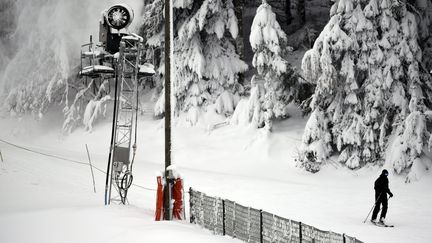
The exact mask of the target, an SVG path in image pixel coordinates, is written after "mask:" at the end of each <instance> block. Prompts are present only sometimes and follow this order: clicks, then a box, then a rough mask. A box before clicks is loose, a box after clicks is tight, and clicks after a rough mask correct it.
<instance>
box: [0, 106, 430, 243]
mask: <svg viewBox="0 0 432 243" xmlns="http://www.w3.org/2000/svg"><path fill="white" fill-rule="evenodd" d="M107 120H109V119H107ZM49 121H53V122H49ZM58 121H59V117H46V118H44V120H43V121H42V122H39V123H35V122H28V121H27V120H26V119H22V120H21V121H19V122H17V121H16V120H14V121H11V120H8V119H2V120H0V127H1V128H2V129H1V131H0V138H1V139H6V140H8V141H12V142H14V143H17V144H19V145H23V146H26V147H28V148H31V149H35V150H37V151H40V152H43V153H48V154H53V155H58V156H62V157H67V158H70V159H74V160H79V161H84V162H86V161H87V155H86V152H85V144H86V143H87V144H88V146H89V149H90V152H91V157H92V160H93V163H94V165H95V166H96V167H98V168H101V169H103V170H105V167H106V161H107V157H108V154H107V152H108V147H109V141H110V131H111V130H110V129H111V127H110V123H109V122H101V123H99V124H97V125H96V126H94V129H95V131H94V132H92V133H88V132H85V131H83V130H80V129H78V130H76V131H75V132H74V133H73V134H72V135H70V136H68V137H63V136H61V135H59V132H58V131H59V129H60V124H58V123H59V122H58ZM54 124H55V125H54ZM161 124H162V123H161V121H156V120H153V119H152V118H151V117H150V116H148V115H146V116H143V117H141V121H140V123H139V139H140V142H139V144H138V154H137V160H136V162H135V166H134V179H135V180H134V183H136V184H139V185H142V186H144V187H146V188H150V189H154V188H156V179H155V172H156V171H160V170H162V169H163V129H162V126H161ZM304 124H305V120H304V119H302V118H300V117H299V116H294V118H291V119H289V120H287V121H284V122H282V123H277V124H276V125H275V129H274V133H273V134H271V135H268V134H264V133H262V132H257V131H256V130H252V129H249V128H241V127H236V126H225V127H222V128H219V129H216V130H214V131H211V132H209V131H207V129H205V128H206V126H198V127H195V128H185V127H183V126H181V125H177V126H175V128H174V129H175V131H174V134H173V140H174V141H173V144H174V145H173V150H174V154H173V158H174V163H175V164H176V165H177V167H178V168H179V169H180V172H181V173H182V174H183V176H184V177H185V184H186V187H190V186H191V187H194V188H195V189H197V190H200V191H203V192H205V193H207V194H209V195H214V196H220V197H223V198H227V199H231V200H234V201H237V202H238V203H240V204H243V205H246V206H251V207H254V208H259V209H263V210H266V211H268V212H272V213H275V214H278V215H280V216H283V217H286V218H291V219H295V220H299V221H302V222H304V223H306V224H309V225H313V226H315V227H317V228H320V229H323V230H332V231H335V232H339V233H346V234H348V235H351V236H355V237H357V238H359V239H360V240H363V241H364V242H396V243H397V242H431V241H432V232H431V231H430V225H431V224H432V208H431V207H430V205H432V196H431V195H432V193H431V192H432V189H431V187H430V185H431V183H432V177H431V176H430V173H427V174H426V175H425V176H424V177H423V178H421V180H420V181H419V182H414V183H411V184H405V183H404V177H401V176H395V175H390V177H389V179H390V188H391V189H392V191H393V193H394V194H395V197H394V198H392V199H390V201H389V212H388V217H387V220H388V222H389V223H392V224H395V225H396V227H395V228H379V227H376V226H372V225H370V224H368V223H366V224H363V220H364V218H365V217H366V215H367V213H368V212H369V210H370V208H371V206H372V204H373V181H374V180H375V178H376V177H377V176H378V175H379V173H380V170H381V168H375V167H370V168H364V169H362V170H360V171H355V172H353V171H348V170H345V169H343V168H340V167H339V166H337V165H335V164H330V165H328V166H326V167H325V168H323V170H322V171H321V172H319V173H317V174H309V173H306V172H304V171H301V170H300V169H298V168H296V167H295V162H294V159H295V157H296V153H297V147H298V145H299V141H300V138H301V135H302V130H303V128H304ZM0 150H1V152H2V155H3V158H4V162H0V192H1V195H2V197H1V200H0V242H14V243H16V242H41V243H42V242H43V243H46V242H106V243H107V242H113V243H114V242H119V241H122V240H124V241H125V242H172V241H174V240H175V241H176V242H239V241H238V240H233V239H231V238H229V237H222V236H214V235H212V234H211V233H210V232H208V231H206V230H204V229H200V228H199V227H198V226H195V225H191V224H189V223H188V221H183V222H180V221H174V222H154V221H153V215H154V206H155V192H154V191H152V190H147V189H142V188H138V187H132V188H131V189H130V192H129V194H128V196H129V201H130V205H129V206H119V205H112V206H109V207H105V206H103V188H104V184H105V176H104V175H103V174H102V173H100V172H98V171H95V175H96V185H97V193H96V194H95V193H93V186H92V179H91V174H90V170H89V167H88V166H83V165H80V164H74V163H72V162H67V161H62V160H58V159H55V158H50V157H45V156H41V155H37V154H32V153H29V152H26V151H23V150H20V149H17V148H14V147H11V146H8V145H6V144H4V143H0ZM186 200H187V199H186Z"/></svg>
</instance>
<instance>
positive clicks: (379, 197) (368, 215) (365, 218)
mask: <svg viewBox="0 0 432 243" xmlns="http://www.w3.org/2000/svg"><path fill="white" fill-rule="evenodd" d="M381 194H382V192H381V193H380V194H379V195H378V198H377V200H376V201H375V203H374V204H373V206H372V208H371V210H370V211H369V213H368V215H367V216H366V218H365V220H364V221H363V223H366V220H367V219H368V218H369V215H370V213H371V212H372V210H373V209H374V208H375V206H376V204H377V202H378V200H379V199H380V197H381Z"/></svg>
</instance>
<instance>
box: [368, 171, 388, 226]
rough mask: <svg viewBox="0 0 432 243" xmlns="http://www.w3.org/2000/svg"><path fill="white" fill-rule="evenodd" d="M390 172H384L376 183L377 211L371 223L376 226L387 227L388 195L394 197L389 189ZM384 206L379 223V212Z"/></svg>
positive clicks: (375, 210) (374, 212)
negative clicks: (388, 177)
mask: <svg viewBox="0 0 432 243" xmlns="http://www.w3.org/2000/svg"><path fill="white" fill-rule="evenodd" d="M387 176H388V171H387V170H383V171H382V173H381V175H380V176H379V177H378V179H376V181H375V187H374V189H375V209H374V211H373V214H372V219H371V222H372V223H374V224H377V223H379V224H382V225H385V217H386V213H387V193H388V194H389V195H390V197H393V193H391V191H390V189H389V186H388V184H389V181H388V179H387ZM381 204H382V211H381V217H380V220H379V222H377V220H376V218H377V216H378V212H379V210H380V205H381Z"/></svg>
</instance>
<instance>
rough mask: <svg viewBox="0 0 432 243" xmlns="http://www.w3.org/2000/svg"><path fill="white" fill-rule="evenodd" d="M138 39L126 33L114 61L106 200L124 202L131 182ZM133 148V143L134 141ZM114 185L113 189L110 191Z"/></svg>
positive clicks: (138, 51)
mask: <svg viewBox="0 0 432 243" xmlns="http://www.w3.org/2000/svg"><path fill="white" fill-rule="evenodd" d="M141 50H142V43H141V39H140V38H138V37H135V36H125V37H123V38H122V40H121V42H120V50H119V58H118V61H117V72H116V73H117V78H118V81H117V84H116V89H117V90H118V92H117V97H115V99H116V100H117V102H116V105H115V107H114V109H115V111H114V112H115V119H114V123H113V128H114V129H113V130H114V131H113V139H112V141H113V142H112V144H111V150H112V151H111V152H112V154H113V155H112V157H111V158H112V159H111V161H110V162H111V163H110V164H111V168H110V170H109V172H108V174H107V179H108V180H109V188H107V189H108V193H107V199H106V204H110V203H111V201H116V202H119V203H122V204H125V203H126V202H127V191H128V189H129V187H130V186H131V183H132V179H133V176H132V165H133V159H132V160H131V156H130V155H131V147H132V139H133V136H132V134H133V133H134V132H136V131H135V129H136V127H135V123H136V118H137V115H138V113H137V108H138V103H137V100H138V73H139V67H140V66H139V64H140V57H141ZM135 142H136V141H135ZM133 148H134V149H135V148H136V146H135V145H134V146H133ZM113 186H114V189H115V192H114V193H113Z"/></svg>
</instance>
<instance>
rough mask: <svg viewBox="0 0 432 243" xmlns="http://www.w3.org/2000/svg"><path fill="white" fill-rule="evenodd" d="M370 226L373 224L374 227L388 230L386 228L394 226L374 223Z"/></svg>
mask: <svg viewBox="0 0 432 243" xmlns="http://www.w3.org/2000/svg"><path fill="white" fill-rule="evenodd" d="M372 224H374V225H376V226H378V227H384V228H388V227H391V228H392V227H394V225H392V224H383V223H374V222H372Z"/></svg>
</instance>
